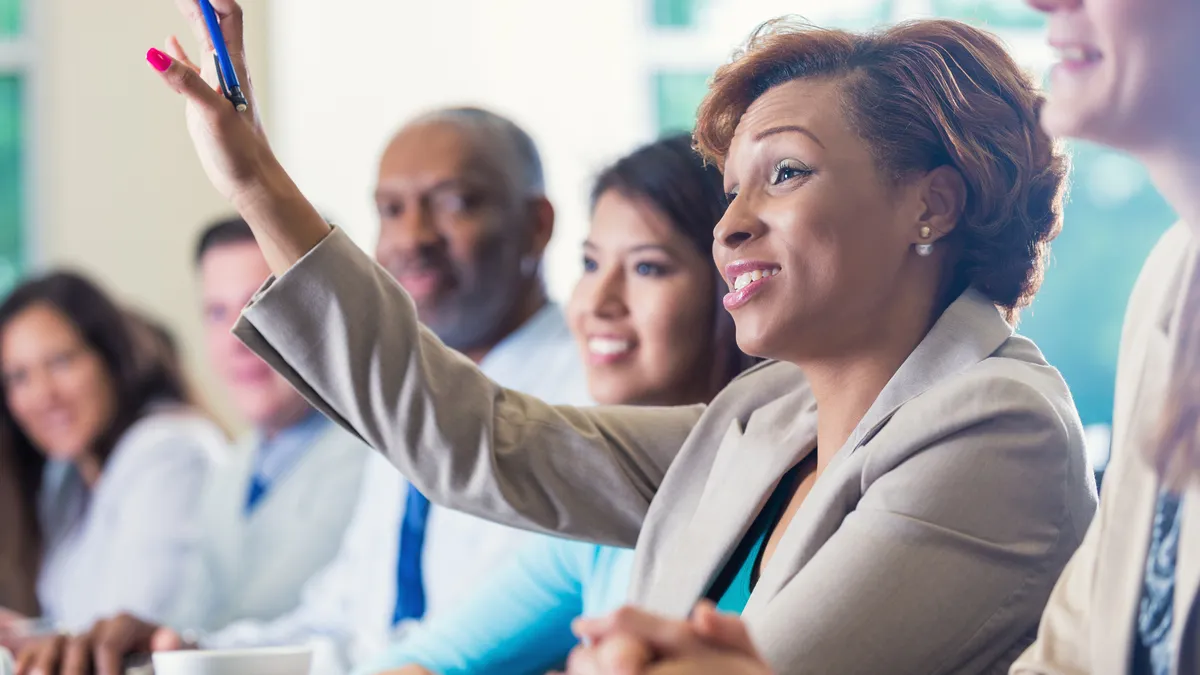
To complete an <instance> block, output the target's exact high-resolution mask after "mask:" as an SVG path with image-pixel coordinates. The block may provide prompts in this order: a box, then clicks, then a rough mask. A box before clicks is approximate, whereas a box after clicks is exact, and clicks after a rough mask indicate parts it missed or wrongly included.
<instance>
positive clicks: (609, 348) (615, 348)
mask: <svg viewBox="0 0 1200 675" xmlns="http://www.w3.org/2000/svg"><path fill="white" fill-rule="evenodd" d="M587 345H588V351H590V352H591V353H593V354H599V355H601V356H613V355H616V354H624V353H625V352H627V351H629V350H630V349H631V348H632V347H633V345H632V344H630V342H629V340H619V339H617V338H599V337H597V338H589V339H588V343H587Z"/></svg>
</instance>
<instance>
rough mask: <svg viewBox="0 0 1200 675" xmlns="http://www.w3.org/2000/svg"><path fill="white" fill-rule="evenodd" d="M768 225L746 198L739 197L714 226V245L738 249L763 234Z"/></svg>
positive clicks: (731, 249)
mask: <svg viewBox="0 0 1200 675" xmlns="http://www.w3.org/2000/svg"><path fill="white" fill-rule="evenodd" d="M765 231H766V226H765V225H764V224H763V222H762V220H760V219H759V218H758V216H757V215H755V214H754V213H753V212H752V210H751V209H750V208H749V206H748V205H745V199H744V198H741V197H739V198H737V199H735V200H733V203H732V204H730V205H729V208H728V209H726V210H725V215H724V216H722V217H721V220H720V221H718V222H717V226H716V227H715V228H713V245H714V246H720V247H724V248H727V249H729V250H730V251H736V250H737V249H739V248H741V247H742V246H745V245H746V244H748V243H750V242H751V241H754V240H755V239H758V238H759V237H761V236H763V233H764V232H765Z"/></svg>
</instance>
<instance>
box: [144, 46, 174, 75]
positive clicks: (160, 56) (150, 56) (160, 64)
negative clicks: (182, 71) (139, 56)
mask: <svg viewBox="0 0 1200 675" xmlns="http://www.w3.org/2000/svg"><path fill="white" fill-rule="evenodd" d="M146 60H147V61H149V62H150V65H152V66H154V69H155V70H157V71H158V72H160V73H165V72H167V68H170V67H171V57H169V56H167V55H166V54H164V53H162V52H160V51H158V50H157V49H155V48H153V47H151V48H150V51H148V52H146Z"/></svg>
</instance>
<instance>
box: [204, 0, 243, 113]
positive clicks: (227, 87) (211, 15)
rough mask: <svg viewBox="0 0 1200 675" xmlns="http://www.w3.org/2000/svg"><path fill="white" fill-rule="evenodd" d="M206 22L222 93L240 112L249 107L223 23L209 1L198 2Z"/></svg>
mask: <svg viewBox="0 0 1200 675" xmlns="http://www.w3.org/2000/svg"><path fill="white" fill-rule="evenodd" d="M197 2H199V3H200V11H201V12H202V13H203V14H204V21H205V23H207V24H208V36H209V38H211V39H212V44H213V51H214V52H216V53H215V54H213V58H214V59H215V60H216V62H217V79H218V80H220V82H221V92H222V93H224V94H225V98H227V99H229V101H230V103H233V107H235V108H237V110H238V112H243V111H245V110H246V108H248V107H249V104H248V103H246V97H245V96H243V95H242V86H241V84H239V83H238V76H237V71H236V70H234V69H233V61H232V60H231V59H230V58H229V49H228V48H227V47H226V46H225V34H224V33H222V32H221V21H220V20H219V19H218V18H217V10H215V9H213V6H212V3H211V2H209V1H208V0H197Z"/></svg>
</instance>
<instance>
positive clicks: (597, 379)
mask: <svg viewBox="0 0 1200 675" xmlns="http://www.w3.org/2000/svg"><path fill="white" fill-rule="evenodd" d="M724 213H725V193H724V192H723V191H722V189H721V173H720V172H719V171H717V169H716V167H714V166H712V165H711V164H710V165H706V164H705V162H704V161H703V159H702V158H701V157H700V155H699V154H697V153H696V151H695V150H694V149H693V148H692V141H691V136H690V135H677V136H672V137H670V138H666V139H663V140H661V141H658V142H656V143H651V144H649V145H646V146H644V147H642V148H639V149H637V150H636V151H634V152H633V153H631V154H629V155H627V156H626V157H623V158H621V159H620V160H618V161H617V162H616V163H614V164H613V165H612V166H610V167H608V168H607V169H605V170H604V171H603V172H601V174H600V176H599V177H598V178H597V180H596V183H595V185H594V186H593V188H592V218H591V229H590V232H589V233H588V238H587V241H586V242H585V243H584V245H583V276H582V278H581V279H580V280H579V282H578V283H577V284H576V286H575V291H574V293H573V294H572V295H571V301H570V303H569V304H568V306H567V312H568V317H569V320H570V324H571V332H572V333H574V335H575V339H576V341H577V342H578V343H579V348H580V351H581V352H582V356H583V360H584V363H585V364H586V368H587V376H588V388H589V392H590V394H591V396H592V399H593V400H594V401H596V402H597V403H600V404H602V405H657V406H667V405H689V404H694V403H705V402H707V401H709V400H710V399H711V398H712V397H713V396H714V395H716V393H717V392H718V391H720V390H721V389H722V388H724V387H725V385H726V384H728V383H729V381H730V380H731V379H733V378H734V377H735V376H736V375H737V374H738V373H740V372H741V371H742V370H743V369H744V368H745V367H746V366H748V365H749V364H750V363H751V359H750V358H749V357H747V356H746V355H745V354H743V353H742V352H741V350H739V349H738V347H737V343H736V342H735V341H734V333H733V321H732V320H731V319H730V318H729V314H728V313H727V312H725V311H724V309H723V308H722V307H721V304H720V303H721V297H722V296H723V295H724V294H725V292H726V291H728V289H727V288H726V287H725V283H724V282H723V281H722V280H721V279H720V277H719V276H718V275H717V273H716V270H715V269H714V268H713V266H712V262H711V259H710V257H709V256H710V255H711V253H710V251H711V250H712V243H713V235H712V232H713V226H714V225H716V224H717V221H719V220H720V219H721V216H722V215H723V214H724ZM632 569H633V551H632V550H630V549H627V548H615V547H609V546H600V545H597V544H589V543H586V542H578V541H568V540H564V539H557V538H549V537H547V538H544V539H540V540H538V541H536V542H534V543H533V544H531V545H530V546H528V547H527V548H526V549H524V550H523V551H521V552H520V553H519V554H518V556H517V557H516V558H515V559H514V560H512V561H510V562H509V563H508V564H506V565H504V566H503V567H502V568H501V569H500V570H498V571H497V574H496V575H495V576H494V577H492V578H490V579H489V580H488V583H487V584H485V587H484V588H483V589H482V590H481V591H480V592H479V593H477V594H476V595H475V596H473V597H472V598H470V599H469V601H468V602H466V603H464V604H463V605H461V606H459V607H457V608H455V609H454V611H453V612H451V613H449V614H444V615H441V616H435V617H431V618H430V619H429V620H427V621H425V622H424V623H423V624H421V625H420V626H418V627H416V628H414V629H413V633H411V634H407V635H405V636H404V639H403V640H401V641H400V642H399V643H397V644H396V645H394V646H393V647H392V648H391V649H390V650H389V651H388V652H387V653H386V654H384V655H383V656H382V657H380V658H379V659H377V660H376V661H374V662H373V663H370V664H368V665H366V666H364V667H361V668H359V672H360V673H373V672H379V671H383V670H387V669H391V668H398V669H399V671H398V673H397V674H396V675H420V674H423V673H427V672H432V673H438V674H439V675H469V674H475V675H483V674H485V673H508V674H516V673H538V674H540V673H544V672H546V669H547V668H550V667H554V666H557V665H561V664H562V662H563V660H564V658H565V657H566V654H567V652H568V650H569V649H570V648H571V647H573V646H574V645H575V642H576V639H575V636H574V635H573V634H572V632H571V622H572V621H573V620H574V619H575V618H577V617H579V616H580V615H584V616H598V615H601V614H604V613H607V612H609V611H612V610H614V609H616V608H618V607H620V606H621V605H622V604H624V602H625V595H626V593H627V591H628V589H629V574H630V571H631V570H632Z"/></svg>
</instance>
